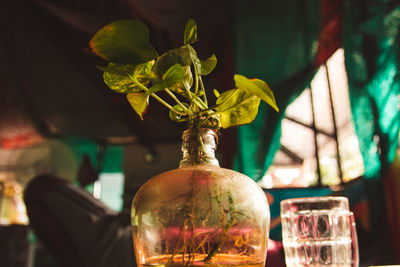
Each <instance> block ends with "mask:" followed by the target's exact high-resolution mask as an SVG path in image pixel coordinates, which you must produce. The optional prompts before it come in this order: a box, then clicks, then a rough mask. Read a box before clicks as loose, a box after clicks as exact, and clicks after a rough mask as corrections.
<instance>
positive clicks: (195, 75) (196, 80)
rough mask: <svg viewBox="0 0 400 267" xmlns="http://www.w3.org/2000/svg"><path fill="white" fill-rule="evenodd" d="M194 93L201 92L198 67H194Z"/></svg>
mask: <svg viewBox="0 0 400 267" xmlns="http://www.w3.org/2000/svg"><path fill="white" fill-rule="evenodd" d="M194 78H195V79H194V81H195V82H194V94H195V95H197V93H198V92H199V75H198V74H197V71H196V68H194Z"/></svg>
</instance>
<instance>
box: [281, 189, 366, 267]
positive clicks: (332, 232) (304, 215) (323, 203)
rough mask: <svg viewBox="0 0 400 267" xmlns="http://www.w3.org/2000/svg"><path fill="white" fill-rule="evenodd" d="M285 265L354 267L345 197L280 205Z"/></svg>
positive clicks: (351, 217) (352, 235) (355, 255)
mask: <svg viewBox="0 0 400 267" xmlns="http://www.w3.org/2000/svg"><path fill="white" fill-rule="evenodd" d="M281 219H282V238H283V246H284V251H285V260H286V265H287V266H290V267H300V266H301V267H303V266H335V267H345V266H346V267H358V261H359V260H358V244H357V234H356V228H355V220H354V215H353V213H352V212H350V211H349V202H348V199H347V198H345V197H331V196H329V197H307V198H295V199H287V200H284V201H282V202H281Z"/></svg>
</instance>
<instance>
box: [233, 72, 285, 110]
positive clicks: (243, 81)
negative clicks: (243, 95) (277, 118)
mask: <svg viewBox="0 0 400 267" xmlns="http://www.w3.org/2000/svg"><path fill="white" fill-rule="evenodd" d="M234 80H235V84H236V87H237V88H239V89H243V90H246V91H247V92H249V93H252V94H254V95H256V96H258V97H259V98H261V99H262V100H263V101H265V102H266V103H267V104H269V105H270V106H271V107H273V108H274V109H275V110H276V111H279V109H278V107H277V105H276V102H275V97H274V93H273V92H272V90H271V88H269V86H268V84H266V83H265V82H264V81H262V80H259V79H251V80H250V79H247V78H246V77H244V76H243V75H239V74H235V76H234Z"/></svg>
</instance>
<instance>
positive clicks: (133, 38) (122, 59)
mask: <svg viewBox="0 0 400 267" xmlns="http://www.w3.org/2000/svg"><path fill="white" fill-rule="evenodd" d="M196 42H197V25H196V22H195V21H194V20H193V19H190V20H189V21H188V22H187V24H186V27H185V30H184V37H183V43H182V46H180V47H178V48H176V49H172V50H169V51H167V52H165V53H163V54H161V55H160V54H159V53H158V52H157V51H156V50H155V49H154V47H153V46H152V45H151V44H150V43H149V29H148V27H147V26H146V25H145V24H144V23H142V22H141V21H138V20H132V19H124V20H118V21H114V22H112V23H110V24H108V25H106V26H104V27H103V28H101V29H100V30H99V31H98V32H97V33H96V34H95V35H94V36H93V37H92V39H91V40H90V47H91V50H92V51H93V52H94V53H95V54H96V55H98V56H100V57H101V58H103V59H104V60H105V61H107V62H108V64H107V66H102V67H98V68H99V69H100V70H102V71H103V72H104V73H103V78H104V82H105V83H106V84H107V86H108V87H109V88H110V89H111V90H113V91H115V92H117V93H122V94H126V97H127V100H128V101H129V103H130V105H131V106H132V108H133V109H134V110H135V111H136V113H137V114H138V115H139V116H140V118H141V119H143V116H144V115H145V113H146V111H147V108H148V106H149V98H150V97H153V98H154V99H155V100H157V101H158V102H160V103H161V104H162V105H164V106H165V107H166V108H167V109H168V110H169V117H170V118H171V120H173V121H176V122H187V123H189V124H190V125H196V126H197V127H203V128H210V129H213V130H217V129H219V128H221V127H222V128H228V127H231V126H236V125H241V124H247V123H250V122H251V121H253V120H254V119H255V117H256V115H257V112H258V107H259V105H260V101H261V100H263V101H265V102H266V103H267V104H269V105H270V106H272V107H273V108H274V109H275V110H277V111H278V107H277V105H276V102H275V98H274V94H273V92H272V90H271V89H270V87H269V86H268V85H267V84H266V83H265V82H264V81H262V80H260V79H248V78H246V77H245V76H243V75H239V74H235V75H234V76H233V79H234V82H235V88H233V89H230V90H224V91H222V90H218V89H215V88H212V89H207V88H205V83H204V82H203V76H206V75H208V74H210V73H211V72H212V71H213V70H214V68H215V66H216V64H217V58H216V56H215V55H211V56H210V57H209V58H207V59H204V60H203V59H200V58H199V57H198V55H197V53H196V50H195V48H194V46H195V43H196ZM162 92H164V93H162ZM220 92H222V93H220ZM210 93H213V94H215V97H216V101H215V103H213V104H212V105H210V103H209V101H208V100H207V94H210Z"/></svg>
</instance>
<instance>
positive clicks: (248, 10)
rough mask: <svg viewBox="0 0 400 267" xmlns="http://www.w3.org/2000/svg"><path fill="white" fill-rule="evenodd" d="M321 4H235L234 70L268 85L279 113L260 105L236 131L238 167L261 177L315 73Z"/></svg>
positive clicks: (256, 178) (268, 2)
mask: <svg viewBox="0 0 400 267" xmlns="http://www.w3.org/2000/svg"><path fill="white" fill-rule="evenodd" d="M319 8H320V4H319V1H252V3H251V5H249V3H248V1H244V0H238V1H236V7H235V9H236V14H235V21H236V22H235V29H236V33H235V36H236V37H235V45H236V47H235V64H236V72H237V73H240V74H243V75H245V76H247V77H249V78H260V79H263V80H264V81H266V82H267V83H268V84H269V85H270V87H271V88H272V90H273V91H274V94H275V98H276V100H277V104H278V107H279V109H280V112H279V113H276V112H275V111H274V110H273V109H272V108H270V107H267V106H266V105H263V104H262V105H260V109H259V113H258V115H257V118H256V119H255V121H254V122H253V123H251V124H249V125H243V126H240V127H239V128H238V136H239V138H238V139H239V141H238V157H237V159H236V162H235V167H234V168H235V169H236V170H238V171H240V172H242V173H244V174H246V175H248V176H249V177H251V178H252V179H254V180H259V179H261V178H262V176H263V174H264V173H265V171H266V170H267V168H268V166H269V165H270V164H271V162H272V159H273V156H274V154H275V152H276V151H277V150H278V149H279V138H280V121H281V119H282V116H283V114H284V111H285V108H286V106H287V105H288V104H289V103H290V102H291V101H292V100H294V99H295V98H296V96H298V95H299V94H300V93H301V92H302V91H303V89H304V88H305V87H306V86H307V85H308V84H309V82H310V81H311V79H312V77H313V75H314V73H315V67H314V59H315V57H316V54H317V43H318V42H317V41H318V31H319V23H318V21H319Z"/></svg>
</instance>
